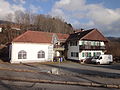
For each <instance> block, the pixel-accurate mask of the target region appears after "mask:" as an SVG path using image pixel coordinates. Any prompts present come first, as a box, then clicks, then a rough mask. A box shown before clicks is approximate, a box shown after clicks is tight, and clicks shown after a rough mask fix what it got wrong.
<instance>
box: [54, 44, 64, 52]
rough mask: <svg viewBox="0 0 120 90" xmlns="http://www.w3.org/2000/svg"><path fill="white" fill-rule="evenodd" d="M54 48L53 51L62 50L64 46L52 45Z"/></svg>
mask: <svg viewBox="0 0 120 90" xmlns="http://www.w3.org/2000/svg"><path fill="white" fill-rule="evenodd" d="M54 50H55V51H64V50H65V48H64V47H62V46H61V45H54Z"/></svg>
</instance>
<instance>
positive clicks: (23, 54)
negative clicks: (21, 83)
mask: <svg viewBox="0 0 120 90" xmlns="http://www.w3.org/2000/svg"><path fill="white" fill-rule="evenodd" d="M26 58H27V52H26V51H24V50H21V51H19V52H18V59H26Z"/></svg>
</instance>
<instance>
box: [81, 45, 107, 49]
mask: <svg viewBox="0 0 120 90" xmlns="http://www.w3.org/2000/svg"><path fill="white" fill-rule="evenodd" d="M79 49H80V50H105V49H106V48H105V46H90V45H80V46H79Z"/></svg>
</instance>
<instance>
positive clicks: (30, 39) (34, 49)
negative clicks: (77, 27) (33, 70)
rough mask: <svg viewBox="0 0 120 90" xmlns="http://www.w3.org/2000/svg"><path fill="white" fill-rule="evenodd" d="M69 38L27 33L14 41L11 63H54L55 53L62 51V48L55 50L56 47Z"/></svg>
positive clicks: (33, 32)
mask: <svg viewBox="0 0 120 90" xmlns="http://www.w3.org/2000/svg"><path fill="white" fill-rule="evenodd" d="M67 37H68V35H67V34H60V33H57V34H55V33H48V32H38V31H27V32H25V33H24V34H22V35H20V36H18V37H17V38H15V39H14V40H13V41H12V43H11V45H10V62H11V63H32V62H47V61H53V58H54V55H55V53H56V52H57V53H58V51H59V49H60V51H61V48H54V46H55V45H56V43H58V42H60V40H63V39H65V40H66V38H67ZM54 49H55V50H54ZM58 54H59V53H58Z"/></svg>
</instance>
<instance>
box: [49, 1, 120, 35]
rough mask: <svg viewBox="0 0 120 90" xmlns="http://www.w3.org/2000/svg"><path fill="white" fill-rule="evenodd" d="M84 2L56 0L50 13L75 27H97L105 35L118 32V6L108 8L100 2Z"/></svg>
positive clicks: (119, 22)
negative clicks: (116, 7)
mask: <svg viewBox="0 0 120 90" xmlns="http://www.w3.org/2000/svg"><path fill="white" fill-rule="evenodd" d="M86 2H87V1H86V0H60V1H56V3H55V4H54V6H53V8H52V10H51V12H50V14H51V15H52V16H60V17H62V18H63V19H65V20H66V21H67V22H69V23H71V24H72V25H73V26H74V27H77V28H78V27H79V28H98V29H101V30H102V32H103V33H105V34H106V35H109V34H114V35H115V34H116V35H117V34H118V33H120V8H118V9H108V8H106V7H104V6H103V5H102V4H101V3H100V4H87V3H86ZM84 19H87V21H84ZM113 31H114V33H113ZM106 32H107V33H106Z"/></svg>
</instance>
